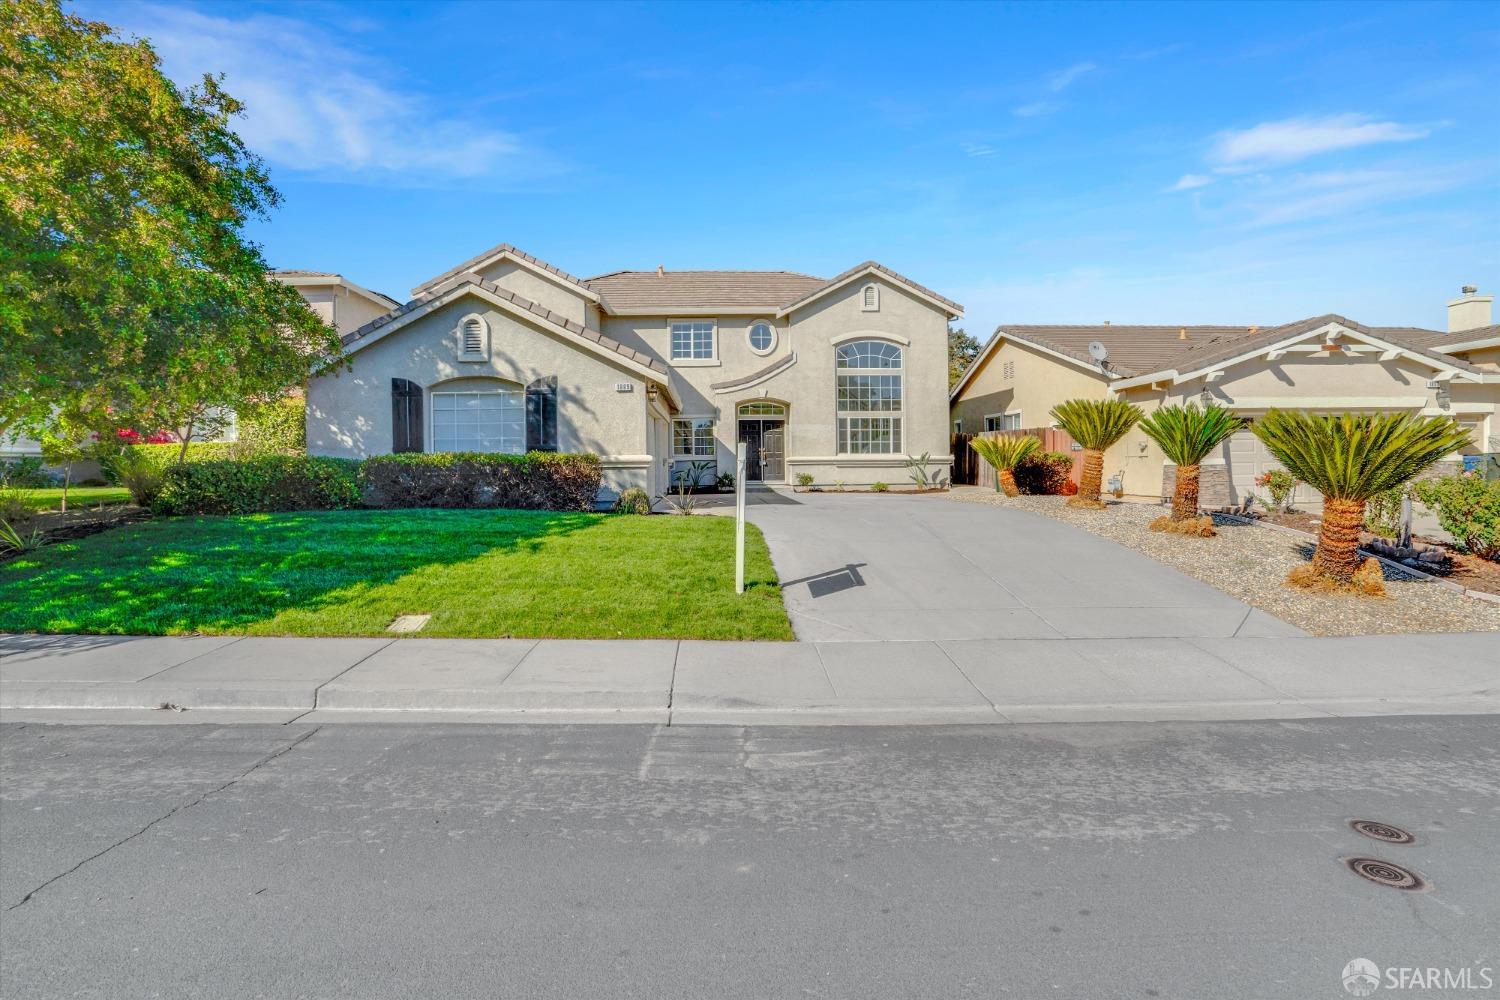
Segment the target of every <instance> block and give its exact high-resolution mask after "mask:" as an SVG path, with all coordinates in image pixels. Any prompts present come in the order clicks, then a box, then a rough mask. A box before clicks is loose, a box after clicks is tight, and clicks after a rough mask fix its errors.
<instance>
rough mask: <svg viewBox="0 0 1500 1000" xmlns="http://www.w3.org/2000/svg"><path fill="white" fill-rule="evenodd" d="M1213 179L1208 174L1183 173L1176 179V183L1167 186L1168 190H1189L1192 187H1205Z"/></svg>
mask: <svg viewBox="0 0 1500 1000" xmlns="http://www.w3.org/2000/svg"><path fill="white" fill-rule="evenodd" d="M1213 182H1214V179H1213V178H1212V177H1210V176H1209V175H1208V174H1183V175H1182V176H1181V177H1179V178H1178V179H1177V183H1176V184H1173V185H1172V186H1171V187H1169V188H1167V190H1168V191H1191V190H1193V188H1201V187H1207V186H1208V185H1210V184H1212V183H1213Z"/></svg>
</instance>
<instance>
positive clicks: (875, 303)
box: [859, 284, 880, 312]
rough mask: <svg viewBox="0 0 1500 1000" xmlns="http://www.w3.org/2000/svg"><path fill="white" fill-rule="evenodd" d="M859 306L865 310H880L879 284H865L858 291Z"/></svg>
mask: <svg viewBox="0 0 1500 1000" xmlns="http://www.w3.org/2000/svg"><path fill="white" fill-rule="evenodd" d="M859 307H860V309H862V310H864V311H865V312H879V311H880V286H879V285H876V284H869V285H866V286H865V287H864V288H863V290H861V291H860V293H859Z"/></svg>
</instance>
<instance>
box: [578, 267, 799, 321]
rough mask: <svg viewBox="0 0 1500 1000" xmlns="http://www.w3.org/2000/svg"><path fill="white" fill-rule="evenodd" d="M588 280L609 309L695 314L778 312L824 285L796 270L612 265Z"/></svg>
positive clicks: (614, 310) (616, 311)
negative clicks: (640, 268)
mask: <svg viewBox="0 0 1500 1000" xmlns="http://www.w3.org/2000/svg"><path fill="white" fill-rule="evenodd" d="M584 284H586V285H587V286H588V287H589V288H591V289H593V290H594V291H595V292H597V293H599V295H600V296H601V297H602V298H603V299H604V306H605V309H606V310H607V311H609V312H614V313H618V312H645V311H652V312H656V313H658V314H672V313H678V314H692V313H704V312H712V311H714V310H716V309H748V310H765V311H766V312H775V311H776V310H777V309H778V308H780V306H781V304H782V303H783V302H787V301H790V300H792V299H795V298H798V297H799V296H802V295H804V294H806V293H807V292H808V291H810V290H812V289H815V288H818V287H819V286H821V285H822V284H823V279H822V278H814V277H813V276H812V275H810V274H799V273H797V272H796V271H666V272H664V273H657V272H656V271H612V272H610V273H609V274H601V275H598V276H597V277H593V278H589V279H587V280H586V281H585V282H584Z"/></svg>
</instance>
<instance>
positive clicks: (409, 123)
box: [113, 4, 559, 185]
mask: <svg viewBox="0 0 1500 1000" xmlns="http://www.w3.org/2000/svg"><path fill="white" fill-rule="evenodd" d="M220 9H222V8H220ZM113 20H114V21H116V22H117V23H118V25H119V27H120V28H121V29H122V30H123V31H126V32H128V33H131V34H137V35H140V36H142V37H144V38H147V39H149V40H150V41H151V43H152V45H153V47H154V48H155V49H156V51H157V53H158V54H159V55H160V56H161V58H162V64H163V68H164V69H165V70H166V72H167V73H168V74H169V75H170V76H171V77H173V78H174V79H176V80H178V81H179V82H181V83H193V82H195V81H197V80H198V79H201V77H202V75H203V74H204V73H205V72H212V73H223V74H224V78H225V88H226V89H227V90H228V91H229V92H230V93H231V94H233V95H235V97H237V98H239V99H240V100H241V101H243V102H244V104H245V109H246V111H245V117H244V118H243V119H241V120H240V121H238V122H236V125H235V128H236V131H238V132H239V134H240V136H241V137H242V138H243V139H244V140H245V142H246V143H247V144H248V145H249V146H250V147H251V148H252V149H253V150H255V151H256V152H257V153H259V154H260V155H261V156H263V157H265V158H266V160H267V161H268V162H270V163H272V164H273V165H277V166H281V167H287V168H291V169H294V170H301V171H308V172H313V173H317V174H323V175H329V176H333V177H336V178H338V179H343V180H351V181H359V182H366V183H371V182H373V183H397V184H403V185H410V184H414V183H415V184H424V183H443V182H448V181H452V180H460V179H462V180H474V179H481V178H483V179H491V180H500V181H506V180H512V181H513V180H521V179H531V178H535V177H537V176H541V175H543V174H547V173H553V172H555V171H556V170H557V169H559V164H557V163H556V161H555V160H552V159H551V158H550V157H548V156H546V155H545V154H543V153H542V152H541V151H539V150H536V149H533V148H529V146H528V144H527V143H526V142H524V141H523V140H522V139H521V138H520V137H519V136H518V135H516V134H514V133H511V132H507V131H505V130H503V129H498V128H495V127H493V126H491V125H488V124H485V123H482V122H479V121H475V120H471V119H468V118H465V117H462V116H460V115H455V114H453V113H451V112H450V111H448V110H447V109H445V108H443V107H441V106H439V105H437V104H436V103H435V102H433V101H432V100H430V99H428V98H427V97H425V96H423V95H422V94H421V93H419V92H417V91H414V90H411V89H408V88H405V87H403V86H401V84H400V83H399V82H398V81H397V80H395V79H394V77H396V76H397V69H396V67H393V66H391V65H387V64H385V63H382V62H381V61H380V60H378V59H376V58H374V57H372V56H370V55H367V54H365V53H363V52H361V51H359V50H357V49H354V48H350V47H349V46H348V45H346V44H344V43H343V41H342V40H341V37H340V33H339V32H336V31H334V30H333V29H331V28H328V27H326V26H324V25H322V24H319V23H317V22H313V21H305V20H301V19H297V18H291V17H283V16H279V15H266V14H252V15H250V16H248V17H220V16H215V15H212V14H204V13H200V12H198V11H195V10H191V9H187V8H181V7H166V6H157V5H147V4H142V5H138V6H133V7H122V8H120V10H119V13H118V14H117V15H116V16H115V17H114V18H113Z"/></svg>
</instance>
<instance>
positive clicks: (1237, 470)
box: [1229, 431, 1323, 506]
mask: <svg viewBox="0 0 1500 1000" xmlns="http://www.w3.org/2000/svg"><path fill="white" fill-rule="evenodd" d="M1279 468H1281V463H1280V462H1278V461H1276V459H1275V457H1274V456H1273V455H1272V454H1271V452H1270V451H1269V450H1268V449H1267V448H1266V446H1265V445H1264V444H1263V443H1261V440H1260V438H1258V437H1256V436H1255V435H1254V434H1253V433H1251V432H1250V431H1239V432H1237V433H1235V434H1234V436H1232V437H1231V438H1230V439H1229V484H1230V487H1231V489H1232V490H1233V492H1234V502H1235V503H1244V501H1245V497H1246V495H1248V494H1250V493H1254V494H1255V495H1256V496H1257V497H1259V498H1260V499H1261V500H1262V501H1263V502H1267V503H1269V501H1270V499H1271V495H1270V493H1268V492H1267V491H1266V490H1265V489H1263V488H1262V487H1259V486H1256V485H1255V477H1256V476H1259V475H1261V474H1263V473H1266V472H1270V471H1271V470H1272V469H1279ZM1292 502H1293V503H1299V504H1309V505H1315V506H1316V505H1321V504H1322V502H1323V497H1322V495H1321V494H1319V493H1318V491H1317V490H1315V489H1313V488H1312V487H1311V486H1308V485H1306V484H1303V485H1299V486H1298V487H1297V491H1296V492H1295V493H1293V494H1292Z"/></svg>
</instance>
